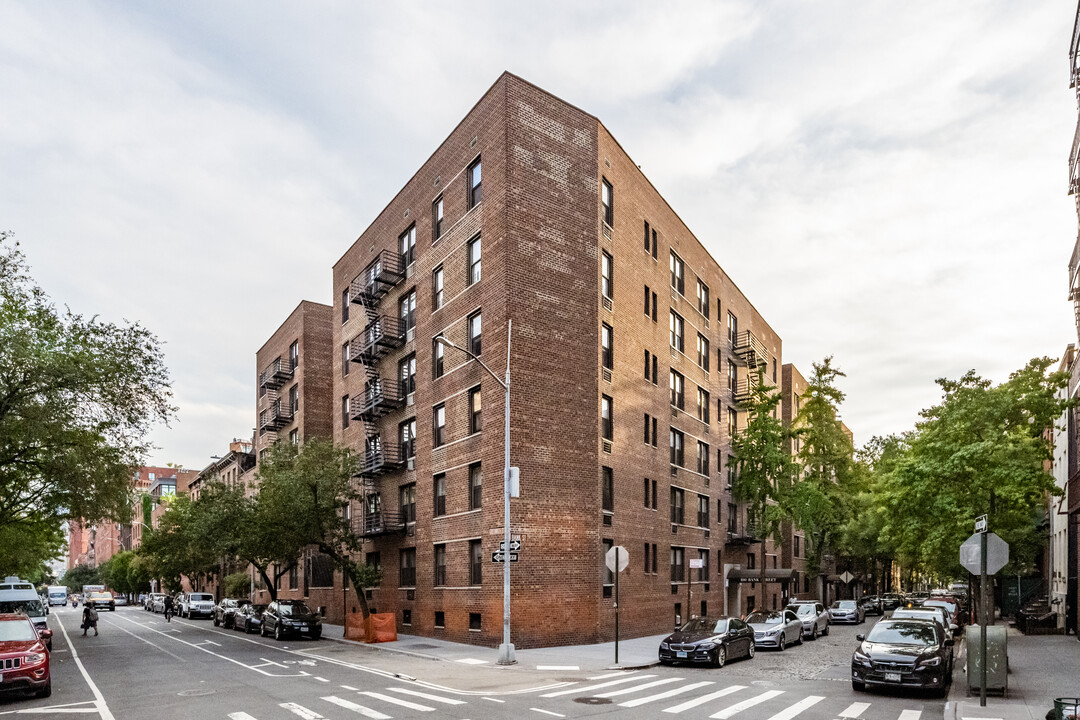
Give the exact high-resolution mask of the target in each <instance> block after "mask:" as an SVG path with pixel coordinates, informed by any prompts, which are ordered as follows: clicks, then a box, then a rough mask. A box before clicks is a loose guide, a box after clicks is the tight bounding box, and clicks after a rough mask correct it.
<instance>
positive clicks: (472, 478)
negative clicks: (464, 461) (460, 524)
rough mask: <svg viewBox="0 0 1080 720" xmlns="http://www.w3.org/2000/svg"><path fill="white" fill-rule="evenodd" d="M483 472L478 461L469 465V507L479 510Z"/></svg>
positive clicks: (481, 497) (481, 498)
mask: <svg viewBox="0 0 1080 720" xmlns="http://www.w3.org/2000/svg"><path fill="white" fill-rule="evenodd" d="M483 490H484V472H483V469H482V467H481V466H480V463H474V464H472V465H470V466H469V509H470V510H479V509H480V507H481V504H482V503H483Z"/></svg>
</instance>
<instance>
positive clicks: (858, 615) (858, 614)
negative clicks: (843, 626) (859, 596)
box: [829, 600, 866, 625]
mask: <svg viewBox="0 0 1080 720" xmlns="http://www.w3.org/2000/svg"><path fill="white" fill-rule="evenodd" d="M865 621H866V612H865V611H864V610H863V609H862V608H861V607H859V603H857V602H855V601H854V600H833V604H832V605H830V606H829V622H830V623H853V624H855V625H859V624H861V623H863V622H865Z"/></svg>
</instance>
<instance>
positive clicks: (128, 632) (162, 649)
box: [108, 620, 187, 662]
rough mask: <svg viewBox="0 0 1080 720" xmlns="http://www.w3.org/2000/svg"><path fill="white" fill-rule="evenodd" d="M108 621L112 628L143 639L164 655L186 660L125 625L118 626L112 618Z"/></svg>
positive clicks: (181, 660)
mask: <svg viewBox="0 0 1080 720" xmlns="http://www.w3.org/2000/svg"><path fill="white" fill-rule="evenodd" d="M108 623H109V624H110V625H112V626H113V627H114V628H116V629H117V630H120V631H122V632H126V633H127V634H128V635H130V636H131V637H133V638H138V639H139V640H142V641H143V642H144V643H146V644H147V645H149V646H150V647H152V648H156V649H158V650H160V651H161V652H163V653H165V654H166V655H168V656H170V657H173V658H176V659H177V660H179V661H180V662H187V660H185V659H184V658H182V657H180V656H179V655H176V654H174V653H171V652H169V651H168V650H166V649H165V648H163V647H161V646H160V645H156V644H154V643H152V642H150V641H149V640H147V639H146V638H144V637H142V636H141V635H136V634H135V633H133V632H131V631H130V630H128V629H127V628H125V627H120V625H119V624H117V623H115V622H113V621H112V620H109V621H108Z"/></svg>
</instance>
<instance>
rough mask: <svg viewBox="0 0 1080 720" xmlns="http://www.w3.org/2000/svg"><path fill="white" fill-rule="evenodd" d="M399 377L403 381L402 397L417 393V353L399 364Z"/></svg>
mask: <svg viewBox="0 0 1080 720" xmlns="http://www.w3.org/2000/svg"><path fill="white" fill-rule="evenodd" d="M440 347H442V346H441V345H440ZM398 377H399V378H400V379H401V394H402V395H411V394H413V393H414V392H416V353H412V354H410V355H409V356H408V357H406V358H405V359H403V360H402V361H401V362H399V363H398Z"/></svg>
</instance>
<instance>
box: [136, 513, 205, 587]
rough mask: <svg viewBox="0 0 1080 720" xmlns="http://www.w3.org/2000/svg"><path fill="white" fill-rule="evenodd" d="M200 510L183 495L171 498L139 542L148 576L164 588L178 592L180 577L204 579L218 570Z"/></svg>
mask: <svg viewBox="0 0 1080 720" xmlns="http://www.w3.org/2000/svg"><path fill="white" fill-rule="evenodd" d="M202 510H203V508H202V507H201V506H199V505H198V504H197V503H194V502H192V500H191V499H190V498H189V497H187V496H184V495H178V496H176V497H174V498H172V499H171V500H170V501H169V503H168V507H167V508H166V510H165V512H164V513H162V515H161V517H160V518H159V520H158V525H157V528H155V529H154V532H152V533H149V534H148V535H147V536H145V537H144V538H143V546H142V547H143V551H144V552H145V553H146V555H147V556H148V557H150V558H151V559H152V563H151V566H152V573H153V575H154V576H155V577H159V578H161V579H162V581H163V582H164V583H165V585H166V586H167V587H170V588H179V587H180V579H181V576H187V577H189V578H193V579H194V578H200V577H206V576H208V575H211V574H213V573H214V572H215V571H216V569H217V566H218V557H219V556H218V554H217V553H216V551H215V548H214V547H213V542H212V538H210V536H208V535H206V534H205V528H206V522H205V517H204V516H203V513H202Z"/></svg>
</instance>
